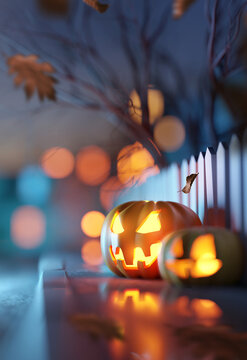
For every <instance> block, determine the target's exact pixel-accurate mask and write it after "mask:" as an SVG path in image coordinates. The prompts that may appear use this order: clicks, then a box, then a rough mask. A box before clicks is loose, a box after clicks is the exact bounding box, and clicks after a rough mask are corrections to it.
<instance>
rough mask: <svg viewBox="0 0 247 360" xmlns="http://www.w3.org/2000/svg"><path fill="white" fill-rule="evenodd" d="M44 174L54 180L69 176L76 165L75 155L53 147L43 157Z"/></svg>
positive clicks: (64, 149)
mask: <svg viewBox="0 0 247 360" xmlns="http://www.w3.org/2000/svg"><path fill="white" fill-rule="evenodd" d="M41 165H42V168H43V170H44V172H45V173H46V174H47V175H48V176H49V177H51V178H53V179H63V178H66V177H67V176H69V175H70V174H71V173H72V172H73V170H74V165H75V159H74V155H73V154H72V153H71V151H69V150H68V149H66V148H62V147H53V148H50V149H48V150H46V151H45V152H44V153H43V155H42V157H41Z"/></svg>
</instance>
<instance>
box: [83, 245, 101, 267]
mask: <svg viewBox="0 0 247 360" xmlns="http://www.w3.org/2000/svg"><path fill="white" fill-rule="evenodd" d="M81 257H82V260H83V261H85V263H86V264H88V265H93V266H97V265H101V264H102V263H103V258H102V253H101V247H100V242H99V240H88V241H87V242H86V243H85V244H84V245H83V246H82V248H81Z"/></svg>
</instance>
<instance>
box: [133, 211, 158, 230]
mask: <svg viewBox="0 0 247 360" xmlns="http://www.w3.org/2000/svg"><path fill="white" fill-rule="evenodd" d="M159 213H160V210H157V211H151V213H150V214H149V215H148V216H147V217H146V219H145V220H144V221H143V223H142V224H141V225H140V226H139V227H138V228H137V230H136V232H137V233H139V234H147V233H151V232H155V231H160V229H161V223H160V219H159Z"/></svg>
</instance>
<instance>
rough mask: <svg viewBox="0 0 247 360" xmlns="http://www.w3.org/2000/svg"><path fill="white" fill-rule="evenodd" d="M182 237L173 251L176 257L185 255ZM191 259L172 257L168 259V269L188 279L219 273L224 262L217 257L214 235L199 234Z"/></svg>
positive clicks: (175, 244) (176, 241) (193, 246)
mask: <svg viewBox="0 0 247 360" xmlns="http://www.w3.org/2000/svg"><path fill="white" fill-rule="evenodd" d="M181 246H182V239H180V238H178V239H177V240H175V243H174V245H173V246H172V248H171V252H172V254H173V255H174V256H175V257H182V256H183V248H181ZM190 256H191V258H190V259H172V260H167V261H166V265H165V266H166V267H167V269H168V270H170V271H172V272H174V273H175V274H176V275H178V277H180V278H183V279H187V278H189V277H190V276H191V277H193V278H202V277H208V276H212V275H214V274H215V273H217V272H218V271H219V270H220V269H221V267H222V266H223V263H222V261H221V260H219V259H217V258H216V249H215V242H214V236H213V235H212V234H205V235H201V236H198V237H197V238H196V239H195V241H194V242H193V244H192V247H191V251H190Z"/></svg>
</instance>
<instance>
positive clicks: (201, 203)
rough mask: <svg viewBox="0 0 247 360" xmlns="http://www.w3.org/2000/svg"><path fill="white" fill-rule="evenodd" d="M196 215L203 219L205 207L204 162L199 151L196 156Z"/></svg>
mask: <svg viewBox="0 0 247 360" xmlns="http://www.w3.org/2000/svg"><path fill="white" fill-rule="evenodd" d="M198 172H199V175H198V216H199V218H200V219H201V221H203V220H204V216H205V208H206V196H205V193H206V192H205V162H204V157H203V154H202V153H200V154H199V157H198Z"/></svg>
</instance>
